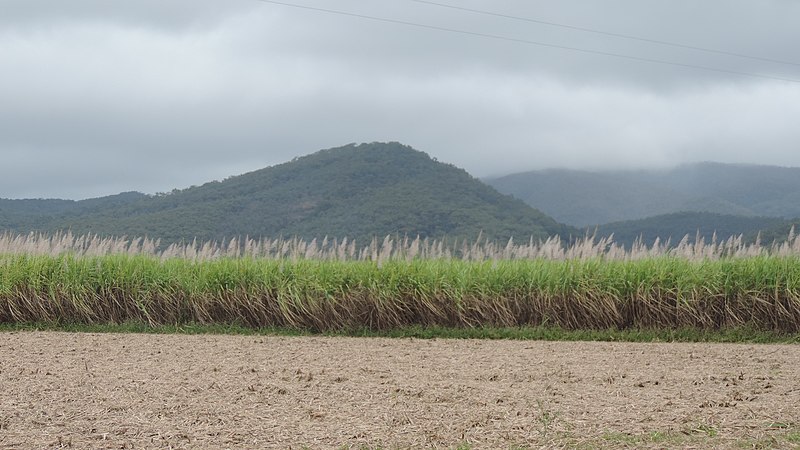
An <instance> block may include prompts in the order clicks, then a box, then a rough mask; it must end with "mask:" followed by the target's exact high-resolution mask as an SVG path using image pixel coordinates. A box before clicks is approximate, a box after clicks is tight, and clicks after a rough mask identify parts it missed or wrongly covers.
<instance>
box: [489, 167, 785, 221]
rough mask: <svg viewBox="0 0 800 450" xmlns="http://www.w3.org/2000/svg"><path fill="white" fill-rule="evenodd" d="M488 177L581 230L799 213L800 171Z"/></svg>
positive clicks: (539, 173) (493, 183)
mask: <svg viewBox="0 0 800 450" xmlns="http://www.w3.org/2000/svg"><path fill="white" fill-rule="evenodd" d="M486 181H487V183H489V184H490V185H491V186H493V187H495V188H496V189H497V190H498V191H500V192H502V193H505V194H510V195H513V196H514V197H516V198H519V199H521V200H523V201H524V202H526V203H527V204H529V205H531V206H533V207H535V208H537V209H539V210H541V211H543V212H544V213H545V214H548V215H550V216H552V217H553V218H555V219H556V220H558V221H560V222H563V223H566V224H569V225H573V226H577V227H586V226H593V225H596V224H608V223H612V222H620V221H626V220H637V219H643V218H647V217H653V216H657V215H664V214H672V213H677V212H686V211H696V212H710V213H717V214H723V215H734V216H752V217H755V216H764V217H782V218H786V219H789V218H794V217H800V168H786V167H774V166H758V165H734V164H721V163H698V164H687V165H681V166H678V167H676V168H673V169H670V170H639V171H608V172H588V171H576V170H543V171H533V172H525V173H518V174H513V175H507V176H504V177H499V178H493V179H489V180H486ZM709 218H710V216H706V217H705V219H709Z"/></svg>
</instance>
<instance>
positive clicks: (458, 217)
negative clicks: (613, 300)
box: [0, 143, 576, 241]
mask: <svg viewBox="0 0 800 450" xmlns="http://www.w3.org/2000/svg"><path fill="white" fill-rule="evenodd" d="M137 196H138V197H137ZM15 202H20V201H13V200H11V201H4V202H2V203H0V226H2V227H3V228H5V229H10V230H13V231H17V232H27V231H30V230H39V231H54V230H62V229H71V230H72V231H73V232H74V233H98V234H103V235H127V236H142V235H147V236H151V237H158V238H162V239H163V240H166V241H179V240H190V239H193V238H198V239H202V240H211V239H214V240H219V239H223V238H226V237H232V236H244V235H249V236H251V237H261V236H263V237H277V236H284V237H288V236H295V235H296V236H300V237H304V238H307V239H311V238H314V237H317V238H322V237H324V236H329V237H344V236H347V237H350V238H356V239H359V240H362V241H363V240H367V239H372V237H383V236H385V235H387V234H399V235H401V236H402V235H408V236H417V235H420V236H422V237H443V236H448V237H451V238H453V237H462V238H464V237H468V238H475V237H477V235H478V234H479V233H480V232H483V235H484V236H485V237H487V238H490V239H498V240H505V239H508V238H509V237H511V236H513V237H514V238H516V239H522V240H527V239H528V238H529V237H531V236H533V237H534V238H545V237H547V236H549V235H556V234H559V235H561V236H562V237H567V236H568V235H570V234H574V233H575V232H576V231H575V230H574V229H572V228H570V227H566V226H563V225H561V224H559V223H557V222H556V221H555V220H553V219H552V218H550V217H548V216H546V215H545V214H543V213H541V212H540V211H538V210H536V209H534V208H531V207H530V206H528V205H526V204H525V203H523V202H522V201H520V200H516V199H513V198H511V197H509V196H506V195H503V194H500V193H498V192H497V191H496V190H494V189H493V188H491V187H489V186H487V185H486V184H484V183H483V182H481V181H480V180H477V179H475V178H473V177H472V176H470V175H469V174H468V173H467V172H466V171H464V170H462V169H458V168H456V167H454V166H452V165H449V164H444V163H440V162H437V161H434V160H433V159H431V158H430V157H429V156H428V155H427V154H425V153H422V152H419V151H416V150H414V149H412V148H410V147H407V146H404V145H401V144H398V143H372V144H361V145H355V144H352V145H347V146H344V147H339V148H332V149H329V150H322V151H319V152H317V153H314V154H311V155H308V156H305V157H301V158H296V159H295V160H293V161H291V162H287V163H284V164H280V165H276V166H273V167H268V168H265V169H261V170H257V171H255V172H250V173H246V174H244V175H239V176H234V177H231V178H228V179H226V180H225V181H221V182H216V181H215V182H210V183H206V184H204V185H202V186H197V187H191V188H188V189H184V190H176V191H173V192H172V193H170V194H167V195H160V196H144V195H142V194H127V195H122V196H116V197H109V198H103V199H94V200H86V201H83V202H72V203H70V202H67V203H63V202H60V201H53V200H38V201H36V200H33V201H31V200H27V201H23V203H15ZM36 202H50V203H51V204H49V205H45V204H44V203H42V204H38V205H39V206H40V207H38V209H37V206H36V205H37V203H36ZM85 202H88V204H87V203H85ZM17 206H24V207H25V210H24V211H21V210H20V208H17Z"/></svg>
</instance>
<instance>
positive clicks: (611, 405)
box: [0, 332, 800, 449]
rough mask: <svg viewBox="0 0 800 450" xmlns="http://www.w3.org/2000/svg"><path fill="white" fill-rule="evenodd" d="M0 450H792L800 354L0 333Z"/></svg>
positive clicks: (754, 349) (719, 348) (798, 418)
mask: <svg viewBox="0 0 800 450" xmlns="http://www.w3.org/2000/svg"><path fill="white" fill-rule="evenodd" d="M0 362H1V363H2V365H0V448H8V449H17V448H54V447H55V448H61V447H72V448H109V449H112V448H115V449H117V448H170V447H171V448H294V449H298V448H314V449H316V448H473V449H476V448H542V447H548V448H552V447H566V448H597V447H609V448H625V447H631V448H633V447H636V448H640V447H651V448H719V447H722V448H731V447H732V448H767V447H777V448H793V447H797V446H800V346H791V345H725V344H630V343H578V342H531V341H477V340H417V339H378V338H366V339H362V338H325V337H253V336H250V337H242V336H213V335H201V336H187V335H139V334H83V333H55V332H11V333H0Z"/></svg>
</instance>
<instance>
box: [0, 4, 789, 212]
mask: <svg viewBox="0 0 800 450" xmlns="http://www.w3.org/2000/svg"><path fill="white" fill-rule="evenodd" d="M282 3H290V4H293V5H300V6H304V7H305V8H298V7H293V6H287V5H282V4H276V3H272V2H267V1H263V0H135V1H133V0H0V156H2V159H0V160H1V161H2V164H0V197H2V198H69V199H82V198H90V197H97V196H103V195H110V194H115V193H118V192H123V191H132V190H135V191H140V192H145V193H156V192H166V191H170V190H172V189H174V188H185V187H188V186H191V185H198V184H202V183H204V182H207V181H211V180H220V179H224V178H226V177H228V176H231V175H237V174H241V173H244V172H248V171H252V170H257V169H260V168H263V167H266V166H270V165H274V164H279V163H282V162H286V161H289V160H291V159H292V158H294V157H296V156H301V155H305V154H309V153H313V152H315V151H317V150H320V149H325V148H330V147H336V146H340V145H345V144H348V143H352V142H374V141H399V142H402V143H404V144H408V145H411V146H413V147H414V148H416V149H418V150H422V151H425V152H427V153H428V154H430V155H431V156H433V157H436V158H437V159H439V160H440V161H444V162H449V163H452V164H455V165H456V166H459V167H462V168H464V169H466V170H467V171H469V172H470V173H471V174H473V175H474V176H477V177H488V176H496V175H503V174H508V173H514V172H520V171H526V170H536V169H545V168H571V169H588V170H605V169H627V168H650V167H659V168H663V167H670V166H674V165H677V164H681V163H686V162H693V161H719V162H730V163H761V164H772V165H781V166H800V126H798V123H800V46H798V45H797V43H798V42H800V27H798V26H797V19H798V18H799V17H800V2H798V1H796V0H759V1H753V0H704V1H702V2H699V1H697V0H671V1H668V2H667V1H663V0H605V1H603V2H598V1H596V0H559V1H552V0H547V1H545V0H492V1H489V0H436V1H435V2H433V3H439V4H438V5H437V4H432V3H431V2H425V1H416V0H283V1H282ZM443 5H444V6H443ZM448 5H449V6H450V7H448ZM452 6H457V7H458V8H461V9H457V8H453V7H452ZM309 8H318V9H326V10H329V11H320V10H318V9H316V10H315V9H309ZM464 8H467V9H472V10H478V11H482V12H483V13H478V12H475V11H467V10H465V9H464ZM330 11H337V12H340V13H346V14H337V13H334V12H330ZM488 13H492V14H488ZM356 16H362V17H356ZM364 16H367V17H364ZM503 16H510V17H503ZM377 19H381V20H377ZM542 22H548V23H550V24H545V23H542ZM553 24H558V25H561V26H556V25H553ZM578 28H581V29H589V30H594V31H601V32H603V33H606V34H603V33H598V32H589V31H584V30H579V29H578ZM610 34H615V35H625V36H631V37H635V38H638V39H631V38H623V37H620V36H612V35H610ZM646 40H650V41H646ZM652 41H660V42H662V43H656V42H652ZM663 42H666V43H670V44H676V45H666V44H664V43H663ZM682 46H683V47H682ZM687 47H695V48H687ZM709 50H713V51H709ZM731 53H735V54H738V55H744V56H748V57H743V56H734V55H731ZM614 55H617V56H614ZM643 59H644V60H649V61H643ZM654 61H658V62H654ZM667 63H670V64H667ZM710 69H713V70H710Z"/></svg>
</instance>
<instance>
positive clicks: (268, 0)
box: [256, 0, 800, 83]
mask: <svg viewBox="0 0 800 450" xmlns="http://www.w3.org/2000/svg"><path fill="white" fill-rule="evenodd" d="M256 1H260V2H262V3H272V4H275V5H282V6H288V7H291V8H298V9H305V10H310V11H317V12H324V13H329V14H336V15H340V16H348V17H357V18H359V19H366V20H373V21H377V22H385V23H392V24H397V25H406V26H410V27H416V28H424V29H428V30H436V31H444V32H447V33H455V34H463V35H468V36H477V37H482V38H488V39H495V40H500V41H507V42H517V43H520V44H528V45H536V46H540V47H547V48H554V49H559V50H569V51H573V52H580V53H588V54H594V55H602V56H611V57H614V58H620V59H627V60H631V61H640V62H647V63H653V64H662V65H668V66H676V67H685V68H689V69H700V70H707V71H710V72H720V73H727V74H732V75H741V76H745V77H752V78H764V79H768V80H778V81H787V82H790V83H800V80H797V79H792V78H783V77H777V76H772V75H762V74H757V73H752V72H740V71H738V70H727V69H719V68H716V67H709V66H701V65H697V64H686V63H679V62H674V61H667V60H663V59H655V58H646V57H641V56H633V55H625V54H621V53H612V52H604V51H599V50H589V49H585V48H578V47H570V46H566V45H557V44H549V43H546V42H538V41H531V40H527V39H518V38H513V37H508V36H501V35H497V34H489V33H480V32H476V31H468V30H460V29H457V28H447V27H440V26H437V25H426V24H421V23H416V22H407V21H405V20H397V19H390V18H386V17H377V16H369V15H366V14H358V13H351V12H346V11H339V10H335V9H327V8H318V7H314V6H307V5H298V4H295V3H286V2H282V1H277V0H256Z"/></svg>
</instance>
